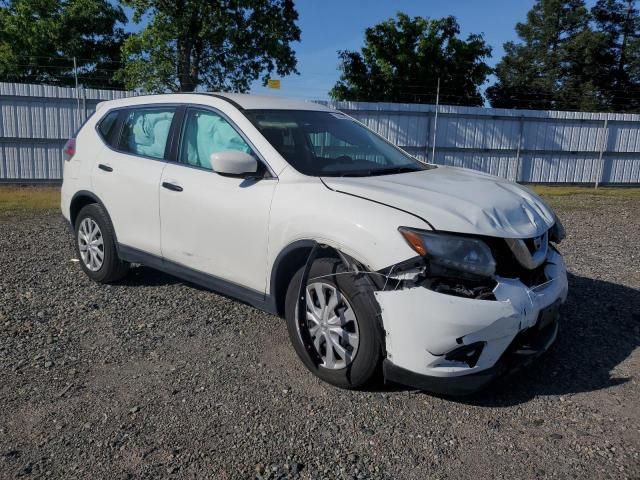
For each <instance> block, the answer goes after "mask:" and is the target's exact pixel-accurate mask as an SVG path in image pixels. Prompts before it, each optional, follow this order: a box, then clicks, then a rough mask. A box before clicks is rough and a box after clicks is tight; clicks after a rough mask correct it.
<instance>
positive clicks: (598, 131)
mask: <svg viewBox="0 0 640 480" xmlns="http://www.w3.org/2000/svg"><path fill="white" fill-rule="evenodd" d="M322 103H324V104H326V105H329V106H331V107H334V108H337V109H339V110H342V111H343V112H345V113H347V114H349V115H351V116H353V117H354V118H357V119H358V120H360V121H361V122H363V123H364V124H366V125H367V126H368V127H369V128H371V129H373V130H375V131H376V132H378V133H379V134H381V135H383V136H384V137H386V138H387V139H389V140H390V141H391V142H393V143H395V144H396V145H399V146H401V147H403V148H404V149H405V150H407V151H408V152H409V153H411V154H413V155H415V156H416V157H418V158H421V159H423V160H427V161H430V162H434V163H437V164H440V165H453V166H459V167H467V168H473V169H476V170H482V171H484V172H488V173H491V174H493V175H499V176H501V177H505V178H508V179H510V180H517V181H519V182H527V183H596V182H598V183H600V184H639V183H640V115H631V114H620V113H589V112H557V111H538V110H508V109H500V108H481V107H454V106H447V105H442V106H440V107H439V108H438V120H437V124H436V121H435V111H436V107H435V106H434V105H416V104H393V103H366V102H322ZM436 125H437V126H436ZM434 130H435V133H436V135H435V144H436V145H435V146H436V148H435V159H434V158H432V148H433V140H434Z"/></svg>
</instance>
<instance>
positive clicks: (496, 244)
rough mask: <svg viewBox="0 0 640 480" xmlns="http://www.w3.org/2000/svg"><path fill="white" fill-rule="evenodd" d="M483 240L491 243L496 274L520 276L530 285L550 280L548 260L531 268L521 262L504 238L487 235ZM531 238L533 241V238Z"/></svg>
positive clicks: (506, 276) (519, 277) (509, 276)
mask: <svg viewBox="0 0 640 480" xmlns="http://www.w3.org/2000/svg"><path fill="white" fill-rule="evenodd" d="M483 240H484V241H485V242H486V243H487V245H489V248H490V249H491V252H492V253H493V257H494V258H495V260H496V275H498V276H500V277H505V278H518V279H520V281H521V282H522V283H524V284H525V285H526V286H528V287H535V286H536V285H541V284H543V283H544V282H546V281H547V280H548V278H547V276H546V275H545V273H544V269H545V266H546V265H547V263H546V262H545V263H543V264H542V265H540V266H538V267H536V268H534V269H531V270H529V269H527V268H525V267H523V266H522V265H521V264H520V262H519V261H518V260H517V259H516V257H515V256H514V255H513V252H512V251H511V249H510V248H509V246H508V245H507V243H506V242H505V241H504V239H502V238H493V237H485V238H484V239H483ZM531 240H532V242H533V239H531Z"/></svg>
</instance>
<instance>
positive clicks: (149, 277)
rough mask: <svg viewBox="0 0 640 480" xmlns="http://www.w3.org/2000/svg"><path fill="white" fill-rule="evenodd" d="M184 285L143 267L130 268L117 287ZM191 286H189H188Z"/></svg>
mask: <svg viewBox="0 0 640 480" xmlns="http://www.w3.org/2000/svg"><path fill="white" fill-rule="evenodd" d="M178 283H186V282H183V281H182V280H180V279H179V278H177V277H174V276H173V275H169V274H168V273H164V272H161V271H160V270H155V269H153V268H149V267H145V266H144V265H137V266H132V268H131V269H130V270H129V272H128V273H127V276H126V277H125V278H123V279H122V280H121V281H120V282H118V284H119V285H123V286H126V287H161V286H163V285H175V284H178ZM188 285H190V286H191V284H188Z"/></svg>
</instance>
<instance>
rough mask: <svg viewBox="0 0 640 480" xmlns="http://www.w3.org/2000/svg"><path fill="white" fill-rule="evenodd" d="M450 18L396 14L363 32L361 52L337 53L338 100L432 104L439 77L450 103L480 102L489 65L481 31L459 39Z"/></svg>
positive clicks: (335, 93)
mask: <svg viewBox="0 0 640 480" xmlns="http://www.w3.org/2000/svg"><path fill="white" fill-rule="evenodd" d="M459 34H460V27H459V26H458V23H457V22H456V20H455V18H454V17H446V18H442V19H437V20H430V19H427V18H422V17H415V18H410V17H409V16H407V15H406V14H403V13H398V14H397V16H396V18H395V19H394V18H391V19H389V20H387V21H385V22H382V23H380V24H378V25H376V26H374V27H371V28H367V30H366V32H365V46H364V47H363V48H362V51H361V52H352V51H341V52H339V55H340V60H341V65H340V68H341V70H342V75H341V77H340V80H339V81H338V82H337V83H336V85H335V86H334V87H333V89H332V90H331V92H330V95H331V97H332V98H334V99H336V100H360V101H386V102H418V103H434V102H435V97H436V85H437V81H438V77H439V78H440V81H441V87H442V99H443V101H444V102H446V103H449V104H458V105H482V103H483V100H482V95H481V93H480V90H479V87H480V86H481V85H482V84H483V83H484V81H485V80H486V78H487V75H489V73H490V72H491V69H490V68H489V66H487V64H486V63H485V60H486V59H487V58H488V57H490V56H491V48H490V47H489V46H487V45H486V44H485V41H484V39H483V38H482V36H481V35H474V34H472V35H469V36H468V37H467V39H466V40H463V39H460V38H459V37H458V35H459Z"/></svg>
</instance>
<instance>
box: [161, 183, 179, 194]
mask: <svg viewBox="0 0 640 480" xmlns="http://www.w3.org/2000/svg"><path fill="white" fill-rule="evenodd" d="M162 186H163V187H164V188H166V189H167V190H171V191H172V192H181V191H182V187H181V186H180V185H176V184H175V183H169V182H162Z"/></svg>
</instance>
